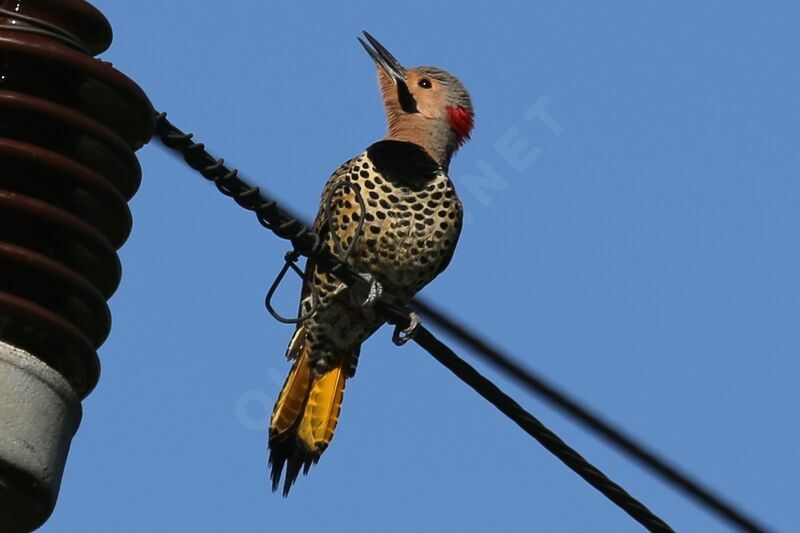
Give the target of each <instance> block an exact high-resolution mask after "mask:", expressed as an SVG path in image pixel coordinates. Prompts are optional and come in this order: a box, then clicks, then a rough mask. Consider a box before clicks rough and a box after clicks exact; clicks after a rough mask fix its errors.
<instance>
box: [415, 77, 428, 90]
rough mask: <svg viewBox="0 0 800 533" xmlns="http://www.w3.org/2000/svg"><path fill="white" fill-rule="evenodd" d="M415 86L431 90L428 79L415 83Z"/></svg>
mask: <svg viewBox="0 0 800 533" xmlns="http://www.w3.org/2000/svg"><path fill="white" fill-rule="evenodd" d="M417 85H419V86H420V87H422V88H423V89H430V88H431V80H429V79H428V78H422V79H421V80H419V83H417Z"/></svg>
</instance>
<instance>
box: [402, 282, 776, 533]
mask: <svg viewBox="0 0 800 533" xmlns="http://www.w3.org/2000/svg"><path fill="white" fill-rule="evenodd" d="M411 305H412V307H414V308H415V309H417V310H418V311H419V312H421V313H422V314H423V315H424V316H425V317H426V320H430V321H431V322H433V323H434V324H436V325H437V326H439V327H440V328H442V329H443V330H445V331H446V332H448V333H450V334H451V335H452V336H453V337H455V338H456V339H458V340H459V341H461V342H462V343H464V344H465V345H467V346H469V347H470V348H472V349H473V350H475V352H477V354H478V355H479V356H480V357H481V358H483V359H484V360H486V361H488V362H489V363H491V364H492V365H494V366H495V367H496V368H498V369H500V370H501V371H502V372H503V373H505V374H506V375H507V376H509V377H511V378H512V379H513V380H515V381H516V382H518V383H520V384H522V385H523V386H525V388H527V389H528V390H530V391H531V392H533V393H535V394H537V395H539V396H541V397H542V398H544V399H545V400H547V401H548V402H550V403H551V404H553V405H555V406H556V407H558V408H559V409H561V410H562V411H564V412H566V413H567V414H568V415H570V416H571V417H573V418H575V419H576V420H578V421H579V422H581V423H582V424H584V425H585V426H587V427H589V428H590V429H591V430H592V431H594V432H595V433H596V434H597V435H599V436H600V437H602V438H603V439H605V440H607V441H609V442H610V443H611V444H613V445H614V446H616V447H617V448H619V449H620V450H621V451H623V452H624V453H625V454H627V455H628V456H630V457H631V458H633V459H634V460H636V461H637V462H639V463H640V464H642V465H643V466H644V467H646V468H647V469H649V470H651V471H653V472H654V473H655V474H656V475H658V476H660V477H662V478H663V479H665V480H666V481H667V482H669V483H671V484H672V485H674V486H675V487H676V488H678V489H679V490H681V491H683V492H685V493H686V494H687V495H688V496H689V497H691V498H692V499H694V500H696V501H697V503H698V504H700V505H701V506H702V507H706V508H708V509H710V510H712V511H713V512H715V513H716V514H717V515H718V516H719V517H720V518H722V519H724V520H726V521H728V522H730V523H731V524H732V525H735V526H736V527H737V528H741V529H742V530H744V531H750V532H754V533H755V532H762V531H767V528H766V527H764V526H762V525H759V524H758V523H757V522H756V521H754V520H753V519H752V518H749V517H747V516H746V515H745V514H744V513H743V512H742V511H739V510H737V509H736V508H735V507H734V506H733V505H731V504H730V503H728V502H726V501H724V500H723V499H722V498H721V497H719V496H717V495H715V494H713V493H712V492H711V491H710V490H709V489H707V488H705V487H703V486H702V485H700V484H699V483H698V482H697V481H695V480H693V479H692V478H691V477H690V476H689V475H688V474H685V473H683V472H681V471H680V470H679V469H678V468H677V467H675V466H673V465H670V464H669V462H667V460H665V459H663V458H661V457H659V456H658V455H657V454H656V453H655V452H653V451H651V450H648V449H647V448H646V447H645V446H644V445H642V444H639V443H637V442H636V441H635V440H634V439H633V438H632V437H630V436H628V435H626V434H625V433H624V432H623V431H622V430H620V429H618V428H615V427H614V426H613V425H612V424H611V423H609V422H607V421H605V420H603V418H602V417H600V416H599V415H597V414H595V413H592V412H591V411H590V410H589V409H588V408H587V407H585V406H583V405H581V404H580V403H579V402H578V401H576V400H573V399H571V398H569V397H568V396H567V395H566V394H565V393H564V392H562V391H560V390H558V388H557V387H555V386H554V385H552V384H550V383H548V382H547V380H545V379H544V378H543V377H541V376H538V375H536V374H535V373H534V372H532V371H530V370H527V369H525V368H524V367H522V366H521V365H519V364H518V363H516V362H514V360H513V359H512V358H511V357H510V356H508V355H507V354H504V353H503V352H501V351H500V350H499V349H497V348H496V347H494V346H492V345H490V344H489V343H488V342H487V341H485V340H483V339H481V338H479V337H477V336H476V335H475V334H474V333H472V332H470V330H469V329H467V328H465V327H464V326H461V325H460V324H458V323H456V322H455V321H454V320H453V319H451V318H449V317H448V316H447V315H446V314H444V313H443V312H442V311H440V310H439V309H437V308H436V307H434V306H433V305H432V304H430V303H428V302H426V301H425V300H423V299H420V298H417V299H415V300H414V301H413V302H412V304H411Z"/></svg>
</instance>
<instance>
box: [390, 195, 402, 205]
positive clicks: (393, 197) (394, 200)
mask: <svg viewBox="0 0 800 533" xmlns="http://www.w3.org/2000/svg"><path fill="white" fill-rule="evenodd" d="M387 199H388V200H389V201H390V202H392V203H393V204H396V203H399V202H400V198H398V197H397V196H395V195H394V194H390V195H389V196H388V197H387Z"/></svg>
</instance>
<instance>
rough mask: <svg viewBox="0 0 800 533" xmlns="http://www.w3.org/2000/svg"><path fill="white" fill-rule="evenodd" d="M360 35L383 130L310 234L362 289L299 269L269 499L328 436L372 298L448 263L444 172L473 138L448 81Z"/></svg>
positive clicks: (457, 226)
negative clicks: (372, 70) (374, 79)
mask: <svg viewBox="0 0 800 533" xmlns="http://www.w3.org/2000/svg"><path fill="white" fill-rule="evenodd" d="M363 37H364V39H362V38H361V37H358V41H359V42H360V43H361V45H362V46H363V47H364V49H365V50H366V51H367V53H368V54H369V55H370V57H371V58H372V60H373V61H374V63H375V66H376V69H377V73H378V85H379V88H380V92H381V95H382V99H383V107H384V111H385V113H386V119H387V125H388V132H387V135H386V137H385V138H384V139H382V140H380V141H378V142H375V143H374V144H372V145H370V146H369V147H368V148H367V149H366V150H365V151H363V152H362V153H361V154H359V155H357V156H356V157H354V158H352V159H349V160H348V161H346V162H345V163H344V164H343V165H341V166H340V167H339V168H338V169H337V170H336V171H334V172H333V174H332V175H331V176H330V178H329V179H328V182H327V183H326V185H325V187H324V189H323V193H322V198H321V201H320V208H319V212H318V215H317V217H316V220H315V223H314V230H315V231H316V232H317V234H318V235H319V236H320V238H321V241H322V243H323V244H324V246H325V247H327V249H328V251H330V252H331V253H333V254H334V255H337V256H338V257H340V258H341V259H343V260H344V261H345V262H346V263H347V264H348V265H350V266H351V267H352V268H353V269H354V270H356V271H357V272H359V273H360V274H361V275H362V276H363V277H364V279H365V280H366V281H367V283H365V284H361V286H362V289H361V290H357V289H356V288H349V287H348V286H347V285H345V284H344V283H342V282H340V281H339V280H337V279H336V278H335V276H333V275H332V274H330V273H328V272H326V271H325V270H323V269H322V268H319V266H318V265H317V264H316V262H315V261H314V260H313V258H312V259H309V260H308V261H307V263H306V267H305V271H304V281H303V289H302V292H301V296H300V305H299V307H300V316H301V317H302V320H301V321H299V322H298V325H297V328H296V329H295V332H294V334H293V336H292V338H291V340H290V342H289V346H288V348H287V350H286V358H287V359H288V360H290V361H292V366H291V369H290V371H289V375H288V376H287V378H286V381H285V383H284V385H283V388H282V390H281V391H280V394H279V395H278V399H277V401H276V402H275V407H274V409H273V412H272V416H271V418H270V426H269V442H268V445H269V454H270V455H269V466H270V468H271V473H270V477H271V481H272V490H273V492H274V491H277V490H278V488H279V486H280V482H281V477H282V474H283V473H284V470H285V477H284V484H283V496H284V497H285V496H287V495H288V494H289V491H290V489H291V487H292V485H293V484H294V482H295V481H296V479H297V477H298V475H299V473H300V471H301V469H302V471H303V473H304V474H307V473H308V471H309V469H310V467H311V466H312V465H313V464H316V463H317V462H318V461H319V459H320V456H321V455H322V453H323V452H324V451H325V449H326V448H327V447H328V445H329V444H330V442H331V439H332V438H333V434H334V431H335V429H336V425H337V423H338V420H339V415H340V412H341V407H342V399H343V396H344V391H345V382H346V381H347V380H348V379H350V378H352V377H353V376H354V375H355V370H356V365H357V363H358V358H359V354H360V351H361V344H362V343H363V342H364V341H365V340H366V339H367V338H368V337H369V336H370V335H372V334H373V333H374V332H375V331H376V330H377V329H379V328H380V327H381V325H382V324H384V323H385V318H384V317H382V316H381V315H380V313H378V312H377V311H376V309H375V306H374V303H375V301H376V299H378V298H379V297H380V295H381V294H382V293H384V292H387V293H391V294H392V295H393V296H394V297H395V298H396V301H397V302H398V303H400V304H405V303H407V302H409V301H410V300H411V298H412V297H413V296H414V295H415V294H416V293H417V292H418V291H419V290H420V289H422V288H423V287H424V286H425V285H427V284H428V283H430V282H431V281H432V280H433V279H434V278H435V277H436V276H437V275H438V274H440V273H441V272H442V271H443V270H444V269H445V268H446V267H447V266H448V264H449V263H450V261H451V259H452V257H453V253H454V251H455V248H456V244H457V242H458V239H459V236H460V233H461V228H462V223H463V207H462V204H461V201H460V200H459V198H458V196H457V194H456V191H455V187H454V185H453V183H452V181H451V180H450V178H449V177H448V170H449V167H450V162H451V159H452V157H453V155H454V154H455V153H456V151H457V150H458V149H459V148H460V147H461V146H462V145H463V144H464V143H465V142H466V141H467V140H468V139H469V138H470V135H471V133H472V129H473V125H474V117H475V113H474V110H473V107H472V100H471V98H470V95H469V93H468V92H467V90H466V89H465V88H464V85H463V84H462V83H461V82H460V81H459V80H458V78H456V77H455V76H453V75H452V74H450V73H449V72H447V71H445V70H442V69H441V68H437V67H431V66H421V67H414V68H405V67H403V66H402V65H401V64H400V63H399V62H398V61H397V59H395V57H394V56H393V55H392V54H391V53H389V51H388V50H387V49H386V48H385V47H384V46H383V45H382V44H381V43H380V42H378V40H377V39H375V38H374V37H373V36H372V35H370V34H369V33H368V32H366V31H364V32H363ZM363 287H366V288H363ZM418 324H419V321H418V317H417V316H416V315H412V324H411V325H410V326H409V328H407V330H406V331H405V334H406V335H407V336H413V333H414V331H415V330H416V327H417V326H418Z"/></svg>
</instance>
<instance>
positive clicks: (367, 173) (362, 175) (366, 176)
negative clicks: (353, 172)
mask: <svg viewBox="0 0 800 533" xmlns="http://www.w3.org/2000/svg"><path fill="white" fill-rule="evenodd" d="M359 175H360V176H361V177H362V178H368V177H369V172H367V171H366V170H362V171H361V172H359Z"/></svg>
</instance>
